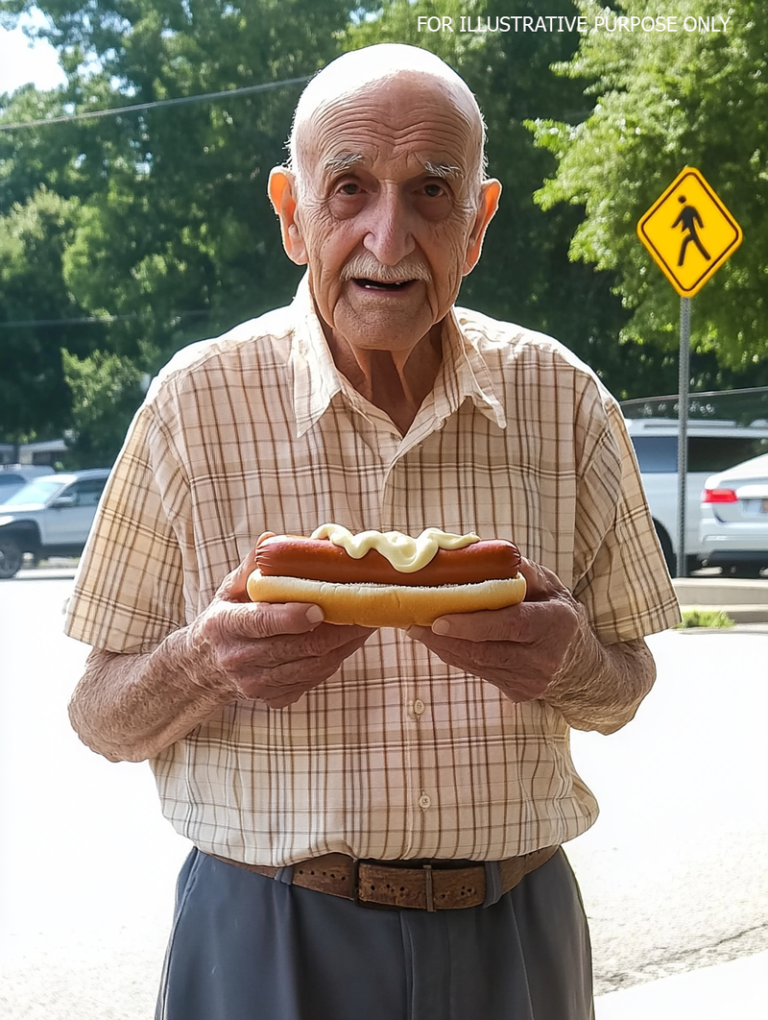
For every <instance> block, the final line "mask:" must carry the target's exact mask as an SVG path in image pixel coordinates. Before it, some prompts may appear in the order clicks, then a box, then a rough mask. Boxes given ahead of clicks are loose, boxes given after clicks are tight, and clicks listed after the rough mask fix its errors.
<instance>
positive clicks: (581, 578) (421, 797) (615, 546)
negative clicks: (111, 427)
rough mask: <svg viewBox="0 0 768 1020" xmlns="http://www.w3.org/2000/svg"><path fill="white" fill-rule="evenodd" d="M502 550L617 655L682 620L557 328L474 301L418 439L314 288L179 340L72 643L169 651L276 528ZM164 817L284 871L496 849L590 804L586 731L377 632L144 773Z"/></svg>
mask: <svg viewBox="0 0 768 1020" xmlns="http://www.w3.org/2000/svg"><path fill="white" fill-rule="evenodd" d="M326 521H335V522H337V523H339V524H343V525H345V526H346V527H348V528H350V529H351V530H353V531H362V530H365V529H367V528H375V529H378V530H382V531H388V530H398V531H403V532H406V533H409V534H414V535H415V534H418V533H419V532H420V531H422V530H423V528H425V527H428V526H430V525H435V526H438V527H441V528H443V529H445V530H446V531H452V532H459V533H463V532H467V531H476V532H477V533H478V534H479V535H480V536H481V537H488V538H491V537H497V538H508V539H511V540H513V541H514V542H516V543H517V544H518V545H519V547H520V549H521V551H522V552H523V554H524V555H525V556H528V557H529V558H530V559H532V560H535V561H537V562H538V563H541V564H543V565H545V566H547V567H550V568H551V569H552V570H554V571H555V573H556V574H558V576H559V577H560V579H561V580H562V581H563V583H564V584H566V585H567V586H568V587H569V588H570V589H571V590H572V591H573V593H574V595H575V596H576V597H577V598H578V599H579V600H580V601H581V602H582V603H583V604H584V606H585V607H586V609H587V612H588V614H589V617H590V620H591V622H592V625H593V627H594V630H595V632H596V633H597V635H598V636H599V638H600V639H601V640H602V641H603V642H604V643H606V644H610V643H613V642H619V641H626V640H629V639H634V638H638V637H640V636H643V635H647V634H650V633H653V632H655V631H659V630H663V629H665V628H667V627H669V626H671V625H672V624H674V623H675V622H677V620H678V610H677V602H676V599H675V596H674V592H673V589H672V586H671V583H670V582H669V579H668V577H667V573H666V570H665V568H664V562H663V558H662V556H661V553H660V550H659V547H658V542H657V540H656V537H655V532H654V529H653V524H652V522H651V520H650V517H649V514H648V511H647V508H646V504H645V500H644V497H643V493H642V488H641V483H640V479H639V474H638V471H637V465H636V462H635V458H634V453H633V450H632V446H631V443H630V442H629V440H628V438H627V435H626V432H625V429H624V426H623V421H622V416H621V412H620V410H619V409H618V407H617V405H616V403H615V401H614V400H613V398H612V397H611V396H610V395H609V394H608V393H607V392H606V390H605V389H604V388H603V387H602V385H601V384H600V382H599V381H598V380H597V379H596V377H595V376H594V374H593V373H592V372H591V371H590V370H589V369H588V368H587V367H586V366H585V365H583V364H582V363H581V362H580V361H579V360H578V359H577V358H576V357H575V356H574V355H573V354H571V353H570V352H569V351H568V350H567V349H565V348H564V347H562V346H561V345H560V344H558V343H557V342H556V341H554V340H552V339H550V338H548V337H545V336H542V335H540V334H535V333H531V332H528V331H526V330H523V329H521V328H519V327H517V326H512V325H509V324H507V323H501V322H496V321H494V320H492V319H489V318H486V317H484V316H482V315H479V314H477V313H475V312H470V311H465V310H462V309H456V310H455V313H454V314H451V315H450V316H449V317H448V318H447V320H446V322H445V326H444V336H443V363H442V366H441V369H440V372H439V374H438V377H437V379H436V382H435V386H434V389H433V391H432V393H431V394H430V395H429V396H428V397H427V398H426V399H425V401H424V403H423V404H422V406H421V408H420V410H419V412H418V414H417V416H416V418H415V420H414V422H413V424H412V425H411V427H410V429H409V430H408V433H407V435H406V436H402V435H401V434H400V432H399V431H398V430H397V428H396V427H395V426H394V425H393V423H392V422H391V421H390V419H389V418H388V416H387V415H386V414H385V413H384V412H383V411H381V410H380V409H378V408H377V407H375V406H374V405H372V404H371V403H369V402H368V401H367V400H366V399H365V398H363V397H362V396H361V395H360V394H359V393H358V392H357V391H356V390H354V389H353V388H352V386H351V385H350V384H349V383H348V381H347V380H346V379H345V378H344V377H343V376H342V375H341V374H340V373H339V372H338V371H337V369H336V367H335V365H334V363H333V360H332V358H331V355H330V352H329V350H328V347H327V344H326V342H325V339H324V336H323V332H322V328H321V326H320V323H319V321H318V319H317V317H316V315H315V313H314V309H313V305H312V300H311V297H310V295H309V290H308V287H307V283H306V279H305V281H304V282H303V283H302V285H301V287H300V289H299V292H298V294H297V296H296V299H295V300H294V302H293V304H292V305H291V306H290V307H288V308H284V309H279V310H277V311H274V312H271V313H269V314H267V315H264V316H262V317H261V318H259V319H257V320H254V321H252V322H248V323H245V324H243V325H241V326H239V327H237V328H236V329H234V330H232V331H231V332H229V333H227V334H225V335H224V336H222V337H219V338H218V339H214V340H208V341H204V342H201V343H197V344H193V345H191V346H190V347H187V348H186V349H185V350H183V351H181V352H179V353H178V354H177V355H176V356H175V357H174V358H173V359H172V361H171V362H170V364H169V365H168V366H167V367H166V369H165V370H164V371H163V372H162V373H161V375H160V376H159V377H158V378H157V379H156V380H155V382H154V384H153V386H152V388H151V390H150V392H149V394H148V395H147V399H146V401H145V403H144V405H143V406H142V407H141V408H140V410H139V411H138V413H137V415H136V418H135V420H134V422H133V425H132V426H131V429H130V431H129V434H128V437H127V439H126V443H125V446H124V448H123V451H122V453H121V455H120V457H119V459H118V462H117V464H116V466H115V468H114V471H113V473H112V476H111V478H110V481H109V483H108V486H107V489H106V490H105V493H104V496H103V499H102V504H101V507H100V510H99V513H98V516H97V519H96V521H95V523H94V527H93V530H92V533H91V537H90V540H89V543H88V546H87V549H86V551H85V554H84V556H83V560H82V563H81V567H80V570H79V574H78V578H77V582H76V588H75V594H74V596H73V598H72V599H71V600H70V603H69V611H68V617H67V624H66V627H67V632H68V633H69V634H70V635H71V636H72V637H75V638H77V639H79V640H81V641H85V642H87V643H88V644H91V645H94V646H95V647H98V648H101V649H105V650H109V651H113V652H120V653H128V654H130V653H138V652H148V651H151V650H153V649H154V648H155V647H156V646H157V645H158V644H159V643H160V642H161V641H162V640H163V638H164V637H165V636H166V635H167V634H169V633H170V632H171V631H173V630H175V629H177V628H180V627H183V626H185V624H187V623H189V622H190V621H191V620H193V619H194V618H195V616H196V615H197V614H199V613H200V612H201V611H202V610H203V609H204V608H205V607H206V606H207V605H208V603H209V602H210V600H211V598H212V597H213V595H214V593H215V591H216V589H217V588H218V586H219V584H220V583H221V581H222V579H223V578H224V576H225V575H226V574H227V573H228V572H230V571H231V570H232V569H234V567H236V566H237V565H238V564H239V563H240V562H241V560H243V559H244V558H245V555H246V553H247V552H248V550H249V548H250V547H251V546H252V545H253V543H254V541H255V539H256V538H257V537H258V535H259V534H260V533H261V532H262V531H266V530H270V531H274V532H276V533H278V534H280V533H284V532H292V533H295V534H310V533H311V532H312V531H313V530H314V529H315V527H317V525H318V524H321V523H323V522H326ZM151 764H152V768H153V770H154V772H155V775H156V779H157V783H158V788H159V792H160V797H161V800H162V804H163V810H164V813H165V815H166V816H167V818H168V819H170V821H171V822H172V823H173V824H174V825H175V826H176V828H177V829H178V831H179V832H181V833H182V834H183V835H184V836H186V837H188V838H189V839H190V840H192V841H193V842H194V843H195V844H196V845H197V846H198V847H200V848H201V849H202V850H204V851H210V852H212V853H217V854H221V855H223V856H226V857H230V858H235V859H239V860H243V861H247V862H250V863H260V864H271V865H283V864H288V863H292V862H295V861H298V860H301V859H304V858H307V857H311V856H315V855H318V854H323V853H329V852H332V851H340V852H344V853H348V854H351V855H352V856H354V857H368V858H377V859H390V858H419V857H434V858H473V859H478V860H483V859H485V860H498V859H501V858H505V857H511V856H514V855H517V854H523V853H527V852H529V851H532V850H534V849H536V848H538V847H541V846H547V845H551V844H554V843H560V842H564V841H566V840H569V839H572V838H573V837H574V836H577V835H578V834H579V833H581V832H583V831H584V830H585V829H586V828H588V827H589V826H590V825H591V824H592V822H593V821H594V819H595V818H596V816H597V805H596V803H595V800H594V798H593V796H592V794H591V793H590V791H589V790H588V789H587V787H586V786H585V785H584V783H583V782H582V781H581V780H580V778H579V777H578V775H577V774H576V772H575V770H574V767H573V764H572V761H571V757H570V752H569V727H568V725H567V723H566V722H565V720H564V719H563V717H562V716H561V715H560V713H559V712H558V711H557V710H556V709H554V708H553V707H551V706H550V705H548V704H547V703H545V702H543V701H531V702H527V703H522V704H514V703H512V702H511V701H509V700H508V699H506V698H505V697H504V696H503V695H502V694H501V693H500V692H499V690H498V689H497V688H496V687H494V686H493V685H492V684H490V683H486V682H484V681H482V680H479V679H478V678H477V677H474V676H472V675H471V674H468V673H465V672H462V671H461V670H459V669H456V668H453V667H451V666H447V665H445V664H444V663H443V662H441V661H440V660H439V659H438V658H437V657H436V656H433V655H431V654H430V653H429V652H428V651H427V650H426V649H425V648H424V647H423V646H422V645H420V644H419V643H418V642H414V641H411V640H410V639H409V638H407V637H406V636H404V635H403V634H402V633H401V632H399V631H395V630H391V629H383V630H381V631H378V632H377V633H376V634H374V635H373V636H372V637H371V638H370V639H369V640H368V642H367V643H366V644H365V645H364V647H363V648H361V649H360V650H359V651H357V652H356V653H355V654H354V655H352V656H351V657H350V658H349V659H347V660H346V661H345V662H344V664H343V666H342V667H341V669H340V670H339V671H338V672H337V673H336V674H335V675H334V676H332V677H331V678H330V679H329V680H328V681H326V682H325V683H323V684H321V685H320V686H319V687H317V688H315V689H314V690H312V691H310V692H309V693H308V694H306V695H304V696H303V697H302V698H301V699H300V700H299V701H298V702H297V703H296V704H294V705H291V706H290V707H288V708H284V709H280V710H276V709H270V708H267V707H266V706H265V705H264V704H262V703H260V702H257V701H249V700H241V701H235V702H232V703H231V704H229V705H227V706H226V707H224V708H223V709H221V710H220V711H218V712H216V714H215V715H213V716H212V717H211V718H209V719H208V720H207V721H206V722H205V723H203V724H202V725H199V726H197V727H196V728H195V729H194V730H193V731H192V732H191V733H190V734H189V735H188V736H187V737H185V738H184V739H183V740H179V741H178V742H177V743H175V744H173V745H172V746H171V747H169V748H168V749H167V750H165V751H164V752H163V753H162V754H160V755H159V756H158V757H157V758H156V759H154V760H153V761H152V763H151Z"/></svg>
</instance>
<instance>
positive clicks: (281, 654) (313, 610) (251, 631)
mask: <svg viewBox="0 0 768 1020" xmlns="http://www.w3.org/2000/svg"><path fill="white" fill-rule="evenodd" d="M255 569H256V562H255V554H254V553H253V552H251V553H250V554H249V555H248V556H247V557H246V559H245V560H244V561H243V562H242V563H241V564H240V566H239V567H238V568H237V570H235V571H233V573H231V574H229V576H228V577H226V578H225V579H224V581H223V582H222V584H221V587H220V588H219V590H218V592H217V593H216V595H215V597H214V599H213V601H212V602H211V604H210V605H209V606H208V607H207V609H205V611H204V612H203V613H201V615H200V616H199V617H198V618H197V620H195V622H194V623H193V624H191V626H190V627H189V632H188V637H187V643H188V649H189V661H190V663H191V664H194V663H195V662H197V663H198V664H199V666H202V667H203V668H204V669H212V670H215V671H216V672H217V673H218V674H220V675H222V676H224V677H226V679H227V680H228V681H229V683H230V684H231V685H232V688H233V694H234V696H236V697H237V696H239V697H243V698H253V699H256V700H259V701H263V702H264V703H265V704H267V705H269V707H270V708H285V706H286V705H292V704H293V703H294V702H295V701H298V700H299V698H300V697H301V696H302V695H303V694H305V693H306V692H307V691H309V690H311V689H312V688H313V687H317V686H318V684H321V683H322V682H323V681H324V680H327V679H328V677H329V676H332V675H333V674H334V673H335V672H336V670H337V669H338V668H339V666H340V665H341V663H342V662H343V661H344V659H346V658H348V656H350V655H352V653H353V652H355V651H357V649H358V648H360V647H362V645H364V644H365V642H366V641H367V640H368V638H369V637H370V636H371V634H372V633H373V631H372V630H371V629H370V628H368V627H352V626H350V627H339V626H334V625H333V624H330V623H323V622H322V621H323V612H322V610H321V609H320V607H319V606H313V605H306V604H305V603H301V602H288V603H284V604H279V605H272V604H269V603H266V602H251V601H250V599H249V598H248V592H247V591H246V582H247V580H248V575H249V574H250V573H251V572H252V571H253V570H255ZM193 671H194V672H196V671H197V670H196V668H195V666H194V665H191V666H190V672H193Z"/></svg>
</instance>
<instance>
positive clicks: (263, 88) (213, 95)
mask: <svg viewBox="0 0 768 1020" xmlns="http://www.w3.org/2000/svg"><path fill="white" fill-rule="evenodd" d="M311 77H312V75H311V74H305V75H302V77H301V78H284V79H283V80H282V81H270V82H265V83H263V84H261V85H244V86H243V87H242V88H239V89H226V90H224V91H223V92H204V93H202V94H201V95H196V96H179V97H178V98H176V99H156V100H154V101H153V102H151V103H137V104H136V105H134V106H115V107H110V108H109V109H108V110H89V111H88V112H87V113H72V114H66V115H64V116H62V117H43V118H42V119H41V120H21V121H17V122H16V123H14V124H0V131H17V130H19V129H21V128H31V127H45V126H47V125H48V124H68V123H71V122H73V121H76V120H94V119H95V118H97V117H117V116H119V115H120V114H123V113H137V112H139V111H140V110H155V109H157V108H158V107H160V106H181V105H182V104H184V103H200V102H203V101H204V100H207V101H211V102H212V101H214V100H217V99H228V98H230V97H235V96H244V95H249V94H253V93H254V92H267V91H268V90H270V89H279V88H283V87H284V86H286V85H300V84H302V83H303V82H306V81H309V79H310V78H311Z"/></svg>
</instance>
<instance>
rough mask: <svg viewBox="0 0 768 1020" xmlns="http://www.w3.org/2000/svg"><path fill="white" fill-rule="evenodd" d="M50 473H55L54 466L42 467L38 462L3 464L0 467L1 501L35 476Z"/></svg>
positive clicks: (38, 476)
mask: <svg viewBox="0 0 768 1020" xmlns="http://www.w3.org/2000/svg"><path fill="white" fill-rule="evenodd" d="M50 474H53V468H52V467H40V466H38V465H37V464H3V466H2V467H0V503H4V502H5V501H6V499H8V498H9V497H10V496H12V495H13V494H14V492H18V490H19V489H21V488H23V487H24V486H25V485H26V484H27V482H31V481H32V479H33V478H40V477H41V476H43V475H50Z"/></svg>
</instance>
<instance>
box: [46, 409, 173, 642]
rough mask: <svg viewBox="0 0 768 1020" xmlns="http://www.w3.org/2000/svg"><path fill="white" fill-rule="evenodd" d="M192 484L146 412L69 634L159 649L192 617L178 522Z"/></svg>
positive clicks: (99, 521) (115, 479)
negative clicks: (187, 612)
mask: <svg viewBox="0 0 768 1020" xmlns="http://www.w3.org/2000/svg"><path fill="white" fill-rule="evenodd" d="M185 498H188V487H187V486H185V480H184V477H183V474H182V472H181V469H180V468H179V467H178V465H177V463H176V462H175V460H174V457H173V452H172V447H171V444H170V443H169V442H168V441H167V438H166V437H165V436H163V435H162V430H161V429H160V428H159V426H157V424H156V423H155V421H154V416H153V412H152V408H151V406H149V405H145V406H144V407H142V408H141V409H140V410H139V411H138V413H137V415H136V417H135V419H134V421H133V423H132V425H131V428H130V430H129V433H128V436H127V438H126V442H125V444H124V446H123V450H122V451H121V454H120V456H119V458H118V460H117V463H116V464H115V467H114V469H113V471H112V474H111V475H110V478H109V481H108V483H107V486H106V489H105V491H104V496H103V498H102V502H101V505H100V508H99V510H98V513H97V515H96V519H95V521H94V524H93V527H92V529H91V533H90V536H89V538H88V543H87V545H86V548H85V550H84V553H83V557H82V559H81V562H80V567H79V570H78V574H77V577H76V580H75V589H74V593H73V595H72V597H71V599H70V600H69V603H68V607H67V617H66V622H65V632H66V633H67V634H69V635H70V637H73V638H76V639H77V640H78V641H84V642H85V643H87V644H89V645H93V646H94V647H97V648H101V649H104V650H107V651H112V652H123V653H137V652H147V651H151V650H153V649H154V648H155V647H156V646H157V645H158V644H159V643H160V642H161V641H162V640H163V639H164V638H165V637H166V636H167V635H168V634H169V633H170V632H171V631H173V630H176V629H178V628H179V627H182V626H184V625H185V623H186V622H187V621H186V619H185V610H184V605H185V599H184V590H183V583H184V582H183V570H182V567H183V564H182V555H181V552H180V547H179V543H178V541H177V538H176V534H175V532H174V527H173V523H172V520H173V518H175V517H176V514H175V513H174V512H173V510H178V509H179V507H180V505H181V504H183V502H184V500H185Z"/></svg>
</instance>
